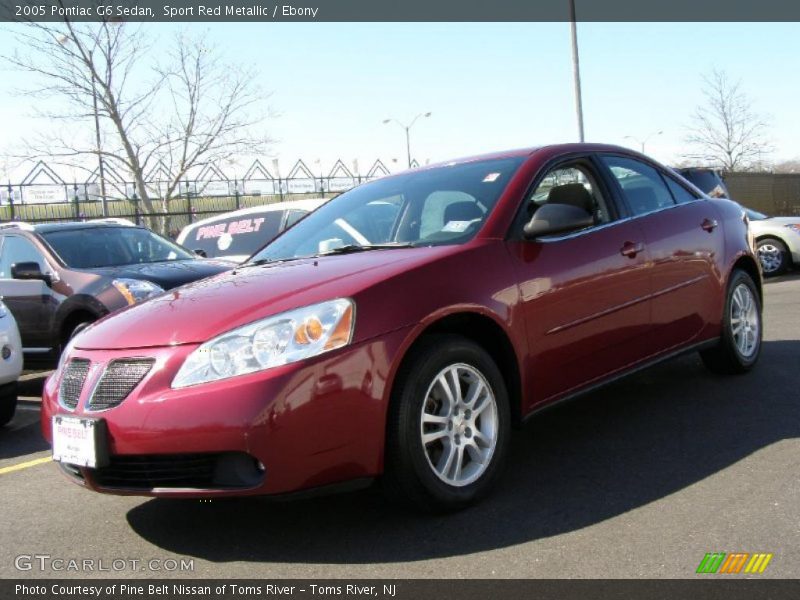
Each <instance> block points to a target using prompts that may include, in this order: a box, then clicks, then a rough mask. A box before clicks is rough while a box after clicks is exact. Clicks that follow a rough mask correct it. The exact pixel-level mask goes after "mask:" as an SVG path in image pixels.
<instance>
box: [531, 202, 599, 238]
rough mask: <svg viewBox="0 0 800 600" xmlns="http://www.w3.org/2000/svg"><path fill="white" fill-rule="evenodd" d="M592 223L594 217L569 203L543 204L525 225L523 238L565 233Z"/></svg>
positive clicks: (589, 225)
mask: <svg viewBox="0 0 800 600" xmlns="http://www.w3.org/2000/svg"><path fill="white" fill-rule="evenodd" d="M592 225H594V217H593V216H592V215H590V214H589V213H587V212H586V211H585V210H583V209H582V208H578V207H577V206H572V205H571V204H545V205H543V206H541V207H540V208H539V210H537V211H536V212H535V213H534V215H533V218H532V219H531V220H530V222H528V223H527V224H526V225H525V228H524V229H523V233H524V235H525V239H527V240H533V239H536V238H538V237H541V236H543V235H553V234H555V233H567V232H569V231H577V230H578V229H585V228H586V227H591V226H592Z"/></svg>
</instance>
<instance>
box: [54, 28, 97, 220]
mask: <svg viewBox="0 0 800 600" xmlns="http://www.w3.org/2000/svg"><path fill="white" fill-rule="evenodd" d="M70 41H71V40H70V38H69V37H67V36H66V35H64V36H61V37H60V38H59V39H58V43H59V45H61V46H66V45H67V44H69V43H70ZM92 112H93V113H94V135H95V143H96V144H97V146H96V147H97V174H98V176H99V177H100V197H101V198H102V200H103V216H104V217H105V216H107V215H108V200H107V199H106V174H105V165H104V164H103V153H102V150H101V147H100V114H99V112H98V110H97V88H96V87H95V75H94V70H92Z"/></svg>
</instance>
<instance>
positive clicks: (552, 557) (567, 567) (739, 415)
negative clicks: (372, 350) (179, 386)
mask: <svg viewBox="0 0 800 600" xmlns="http://www.w3.org/2000/svg"><path fill="white" fill-rule="evenodd" d="M799 358H800V276H790V277H784V278H781V279H779V280H773V281H770V282H768V283H767V284H766V302H765V337H764V345H763V352H762V356H761V361H760V363H759V365H758V367H757V368H756V370H755V371H754V372H752V373H750V374H748V375H745V376H740V377H728V378H726V377H718V376H714V375H711V374H709V373H708V372H707V371H706V370H705V369H704V368H703V366H702V364H701V363H700V360H699V358H698V357H696V356H695V355H692V356H687V357H684V358H681V359H679V360H677V361H673V362H671V363H668V364H664V365H661V366H658V367H655V368H653V369H650V370H648V371H645V372H642V373H640V374H638V375H636V376H634V377H632V378H628V379H627V380H625V381H622V382H619V383H616V384H614V385H612V386H610V387H607V388H605V389H603V390H601V391H598V392H595V393H592V394H591V395H588V396H585V397H583V398H582V399H580V400H578V401H576V402H573V403H570V404H568V405H564V406H561V407H558V408H556V409H554V410H551V411H549V412H546V413H543V414H541V415H540V416H538V417H537V418H535V419H533V420H532V421H531V422H530V423H529V424H528V425H527V426H526V427H525V428H524V429H523V430H522V431H520V432H518V433H517V435H516V436H515V438H514V442H513V450H512V453H511V463H510V465H509V469H508V470H507V473H506V476H505V477H504V479H503V481H502V484H501V486H500V488H499V489H498V490H497V493H495V494H494V495H493V496H492V497H490V498H489V499H488V500H486V501H485V502H483V503H482V504H480V505H479V506H476V507H474V508H471V509H469V510H466V511H464V512H461V513H458V514H455V515H449V516H438V517H431V516H420V515H416V514H409V513H405V512H402V511H399V510H398V509H396V508H394V507H392V506H389V505H387V504H386V503H385V502H384V501H383V499H382V497H381V495H380V493H379V491H378V490H375V489H370V490H366V491H362V492H357V493H351V494H347V495H339V496H331V497H325V498H317V499H313V500H303V501H294V502H280V503H278V502H270V501H265V500H263V499H249V500H230V501H228V500H226V501H214V502H199V501H191V502H190V501H170V500H154V499H147V498H138V497H116V496H104V495H99V494H95V493H92V492H88V491H85V490H83V489H81V488H80V487H78V486H75V485H73V484H71V483H69V482H68V481H66V480H65V479H64V478H63V477H62V476H61V474H60V473H59V470H58V468H57V467H56V465H54V464H53V463H52V462H50V461H47V460H46V459H47V457H48V455H49V452H48V448H47V446H46V444H45V443H44V441H43V440H42V439H41V437H40V434H39V427H38V418H39V411H38V405H37V402H36V399H35V397H30V398H28V399H26V400H25V401H24V402H23V403H22V404H23V405H22V406H21V409H20V411H19V412H18V415H17V417H16V418H15V420H14V421H13V422H12V423H11V425H10V426H9V427H7V428H4V429H3V430H2V431H0V492H1V493H2V496H0V497H2V499H3V510H2V511H1V514H0V528H2V532H3V534H2V538H3V544H2V548H0V576H2V577H60V576H80V577H85V576H114V577H120V576H123V577H128V576H141V577H153V576H157V577H171V576H184V577H192V576H193V577H242V578H253V577H304V578H337V577H358V578H361V577H379V578H383V577H386V578H401V577H415V578H416V577H448V578H465V577H512V578H517V577H615V578H616V577H623V578H625V577H646V578H653V577H674V578H681V577H692V576H694V573H695V569H696V568H697V566H698V564H699V563H700V561H701V560H702V559H703V557H704V555H705V553H707V552H717V551H721V552H736V551H741V552H750V553H754V552H769V553H773V554H774V558H773V559H772V561H771V562H770V564H769V566H768V568H767V569H766V571H765V572H764V573H763V574H762V575H759V577H781V578H795V577H800V560H799V559H800V480H799V479H798V477H797V473H798V472H800V402H798V400H800V372H799V371H798V367H799V366H800V361H799V360H798V359H799ZM41 380H42V378H41V377H37V376H32V377H31V378H29V379H28V380H27V381H26V382H25V383H24V390H25V392H24V393H25V394H27V395H31V396H35V394H36V393H37V392H38V388H39V386H40V385H41ZM40 459H45V460H40ZM20 555H28V556H32V555H48V556H50V557H51V558H63V559H79V560H84V559H89V560H94V561H95V562H94V563H93V564H94V568H95V570H94V571H90V572H64V571H53V570H52V569H51V568H45V569H44V570H41V569H40V568H39V565H38V564H37V563H36V562H35V561H34V564H33V565H32V568H31V569H30V570H26V571H19V570H17V568H16V567H15V563H18V564H20V561H19V560H17V557H18V556H20ZM118 559H123V560H125V561H131V560H134V561H140V562H137V563H136V566H135V567H132V566H131V565H132V564H133V563H131V562H126V567H125V568H124V569H122V570H118V571H114V570H110V571H100V572H98V571H97V569H98V568H99V566H100V564H101V563H100V561H103V563H102V564H104V565H105V566H106V567H107V568H108V567H109V566H110V565H111V564H112V561H114V560H118ZM151 559H156V560H158V561H161V562H160V563H158V564H159V565H170V566H171V565H172V563H168V562H166V561H168V560H170V559H175V560H177V561H180V559H191V560H192V561H193V570H191V571H189V570H187V571H180V570H179V569H177V570H164V569H165V568H167V567H158V566H154V567H153V569H152V570H151V569H150V566H144V565H143V563H144V564H148V561H150V560H151ZM48 560H49V559H48ZM21 564H22V566H25V565H26V564H28V562H27V561H25V560H23V561H22V563H21ZM117 566H120V563H117ZM158 569H160V570H158ZM153 570H158V572H153Z"/></svg>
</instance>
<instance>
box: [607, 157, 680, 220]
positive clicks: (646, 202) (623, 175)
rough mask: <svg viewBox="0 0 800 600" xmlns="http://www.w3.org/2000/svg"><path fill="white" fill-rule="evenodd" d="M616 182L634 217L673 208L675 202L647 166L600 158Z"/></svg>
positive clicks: (618, 159) (620, 159) (660, 178)
mask: <svg viewBox="0 0 800 600" xmlns="http://www.w3.org/2000/svg"><path fill="white" fill-rule="evenodd" d="M601 159H602V161H603V162H604V163H605V165H606V166H607V167H608V168H609V170H610V171H611V174H612V175H613V176H614V178H615V179H616V180H617V183H619V185H620V187H621V188H622V193H623V194H624V196H625V200H627V202H628V206H629V207H630V209H631V211H632V212H633V214H634V215H643V214H645V213H649V212H653V211H656V210H661V209H663V208H669V207H670V206H675V200H673V199H672V194H671V193H670V191H669V188H668V187H667V184H666V183H665V182H664V179H663V178H662V177H661V174H660V173H659V172H658V171H657V170H656V169H654V168H653V167H651V166H650V165H648V164H645V163H643V162H640V161H638V160H634V159H632V158H624V157H621V156H601Z"/></svg>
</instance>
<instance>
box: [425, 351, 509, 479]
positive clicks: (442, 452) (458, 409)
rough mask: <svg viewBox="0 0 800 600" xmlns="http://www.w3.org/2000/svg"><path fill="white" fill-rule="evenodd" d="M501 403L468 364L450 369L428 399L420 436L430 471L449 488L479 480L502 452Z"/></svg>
mask: <svg viewBox="0 0 800 600" xmlns="http://www.w3.org/2000/svg"><path fill="white" fill-rule="evenodd" d="M497 433H498V429H497V400H495V397H494V393H493V392H492V389H491V387H490V386H489V384H488V383H487V381H486V378H484V376H483V375H481V373H480V372H479V371H478V370H477V369H475V368H474V367H471V366H470V365H467V364H464V363H457V364H454V365H449V366H447V367H445V368H444V369H442V370H441V371H440V372H439V374H438V375H437V376H436V377H435V378H434V380H433V381H432V382H431V384H430V386H429V387H428V392H427V393H426V394H425V404H424V406H423V409H422V414H421V418H420V436H421V440H422V445H423V448H424V450H425V457H426V458H427V459H428V466H429V467H430V468H431V469H432V470H433V472H434V473H435V474H436V476H437V477H439V479H441V480H442V481H443V482H445V483H446V484H448V485H452V486H456V487H462V486H465V485H469V484H470V483H472V482H473V481H476V480H477V479H479V478H480V476H481V475H483V473H484V472H485V471H486V468H487V467H488V466H489V464H490V463H491V461H492V455H493V454H494V450H495V448H496V447H497Z"/></svg>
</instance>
